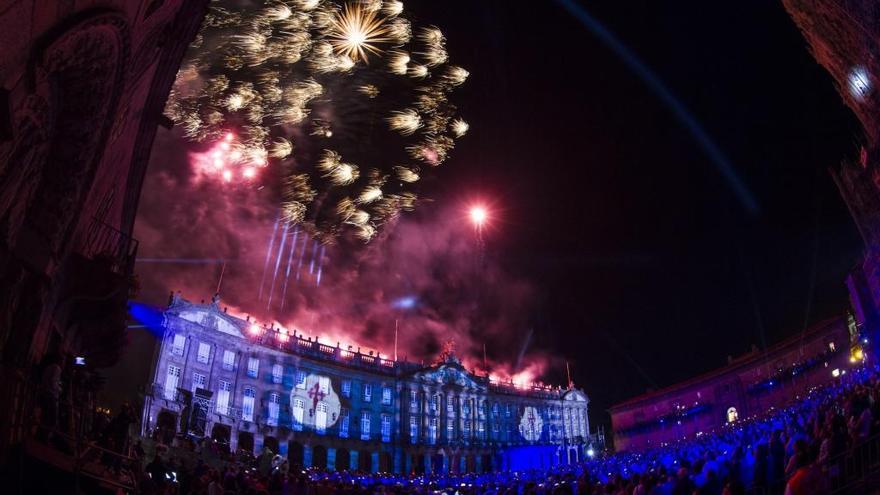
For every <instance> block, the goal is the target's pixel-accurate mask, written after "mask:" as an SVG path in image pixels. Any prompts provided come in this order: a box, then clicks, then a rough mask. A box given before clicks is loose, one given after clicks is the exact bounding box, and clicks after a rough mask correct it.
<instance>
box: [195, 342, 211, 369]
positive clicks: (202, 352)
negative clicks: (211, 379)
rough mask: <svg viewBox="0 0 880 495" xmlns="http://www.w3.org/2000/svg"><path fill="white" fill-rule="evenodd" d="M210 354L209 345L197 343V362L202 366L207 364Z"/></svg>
mask: <svg viewBox="0 0 880 495" xmlns="http://www.w3.org/2000/svg"><path fill="white" fill-rule="evenodd" d="M210 353H211V344H206V343H204V342H199V354H198V357H197V359H198V361H199V362H200V363H203V364H208V355H209V354H210Z"/></svg>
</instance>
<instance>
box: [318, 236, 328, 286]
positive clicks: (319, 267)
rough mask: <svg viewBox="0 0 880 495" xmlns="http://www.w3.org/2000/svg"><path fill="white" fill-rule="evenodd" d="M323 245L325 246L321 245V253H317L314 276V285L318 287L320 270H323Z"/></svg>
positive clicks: (319, 284)
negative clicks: (316, 265) (315, 273)
mask: <svg viewBox="0 0 880 495" xmlns="http://www.w3.org/2000/svg"><path fill="white" fill-rule="evenodd" d="M325 247H326V246H324V245H321V254H320V255H318V274H317V276H316V277H315V285H316V286H318V287H320V286H321V272H323V270H324V248H325Z"/></svg>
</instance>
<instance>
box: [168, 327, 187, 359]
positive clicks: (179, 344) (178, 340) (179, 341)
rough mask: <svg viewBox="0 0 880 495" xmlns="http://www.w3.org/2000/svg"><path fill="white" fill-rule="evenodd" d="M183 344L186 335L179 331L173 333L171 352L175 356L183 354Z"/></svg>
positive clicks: (184, 343)
mask: <svg viewBox="0 0 880 495" xmlns="http://www.w3.org/2000/svg"><path fill="white" fill-rule="evenodd" d="M184 345H186V337H184V336H183V335H181V334H179V333H176V334H174V341H173V343H172V344H171V354H174V355H175V356H183V346H184Z"/></svg>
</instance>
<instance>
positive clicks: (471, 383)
mask: <svg viewBox="0 0 880 495" xmlns="http://www.w3.org/2000/svg"><path fill="white" fill-rule="evenodd" d="M413 378H415V379H416V380H418V381H420V382H425V383H434V384H438V385H457V386H459V387H464V388H470V389H480V390H482V389H485V388H486V387H485V386H483V385H481V384H480V383H479V382H478V381H477V380H476V379H475V377H474V375H472V374H470V373H468V372H467V370H465V369H464V367H462V366H461V365H459V364H458V363H443V364H439V365H435V366H432V367H430V368H426V369H424V370H421V371H418V372H416V373H414V374H413Z"/></svg>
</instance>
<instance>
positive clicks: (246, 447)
mask: <svg viewBox="0 0 880 495" xmlns="http://www.w3.org/2000/svg"><path fill="white" fill-rule="evenodd" d="M238 450H243V451H245V452H247V453H249V454H253V453H254V434H253V433H251V432H249V431H240V432H238Z"/></svg>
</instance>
